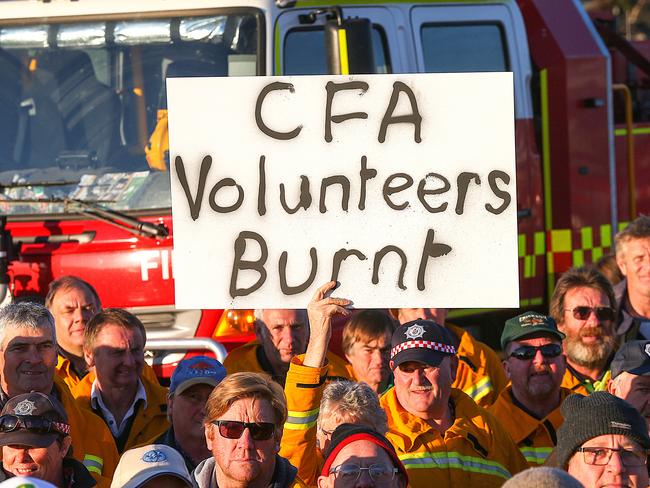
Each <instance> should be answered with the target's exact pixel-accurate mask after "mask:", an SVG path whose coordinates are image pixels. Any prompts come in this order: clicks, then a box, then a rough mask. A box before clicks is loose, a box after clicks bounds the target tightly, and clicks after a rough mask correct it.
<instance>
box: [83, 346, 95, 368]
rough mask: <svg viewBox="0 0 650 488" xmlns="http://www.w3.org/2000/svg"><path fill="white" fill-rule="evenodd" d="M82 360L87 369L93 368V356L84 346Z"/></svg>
mask: <svg viewBox="0 0 650 488" xmlns="http://www.w3.org/2000/svg"><path fill="white" fill-rule="evenodd" d="M84 359H85V360H86V364H87V365H88V367H89V368H94V367H95V355H94V354H93V352H92V351H91V350H90V349H87V348H86V346H84Z"/></svg>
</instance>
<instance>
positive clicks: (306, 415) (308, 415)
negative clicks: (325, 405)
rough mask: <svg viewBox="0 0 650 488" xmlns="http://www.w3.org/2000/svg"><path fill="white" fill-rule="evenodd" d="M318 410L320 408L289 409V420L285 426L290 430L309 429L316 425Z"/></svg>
mask: <svg viewBox="0 0 650 488" xmlns="http://www.w3.org/2000/svg"><path fill="white" fill-rule="evenodd" d="M318 412H319V409H318V408H314V409H313V410H308V411H306V412H303V411H298V410H289V412H287V414H288V415H287V421H286V422H285V424H284V428H285V429H289V430H309V429H311V428H312V427H313V426H314V425H316V420H317V419H318Z"/></svg>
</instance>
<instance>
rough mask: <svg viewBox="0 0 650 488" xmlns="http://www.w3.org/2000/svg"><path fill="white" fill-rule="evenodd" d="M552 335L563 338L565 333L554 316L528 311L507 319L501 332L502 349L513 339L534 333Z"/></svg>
mask: <svg viewBox="0 0 650 488" xmlns="http://www.w3.org/2000/svg"><path fill="white" fill-rule="evenodd" d="M543 334H547V335H551V336H553V337H555V338H556V339H559V340H563V339H564V337H565V335H564V334H563V333H562V332H560V331H559V330H557V324H556V323H555V320H554V319H553V318H552V317H549V316H548V315H542V314H541V313H537V312H526V313H522V314H521V315H517V316H516V317H513V318H511V319H508V320H506V325H505V327H504V328H503V332H502V333H501V349H505V348H506V346H507V345H508V344H509V343H511V342H512V341H516V340H517V339H524V338H526V337H528V336H532V335H543Z"/></svg>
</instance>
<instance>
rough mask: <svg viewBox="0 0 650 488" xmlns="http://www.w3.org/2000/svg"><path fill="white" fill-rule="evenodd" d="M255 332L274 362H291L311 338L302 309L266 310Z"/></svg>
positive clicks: (269, 357) (305, 347) (267, 354)
mask: <svg viewBox="0 0 650 488" xmlns="http://www.w3.org/2000/svg"><path fill="white" fill-rule="evenodd" d="M261 319H262V322H263V323H261V322H260V321H257V322H256V324H255V334H256V336H257V338H258V340H259V341H260V343H261V344H262V347H263V348H264V353H265V354H266V357H267V358H268V359H269V361H271V363H272V364H287V365H288V364H289V362H290V361H291V358H292V357H293V356H295V355H297V354H303V353H304V352H305V350H306V349H307V341H308V340H309V326H308V324H307V320H306V315H305V314H304V311H302V310H284V309H280V310H264V313H263V314H262V317H261Z"/></svg>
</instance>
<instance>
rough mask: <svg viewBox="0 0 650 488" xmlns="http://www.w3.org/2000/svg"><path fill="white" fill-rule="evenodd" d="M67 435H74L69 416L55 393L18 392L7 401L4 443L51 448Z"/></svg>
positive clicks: (0, 428) (2, 417) (0, 433)
mask: <svg viewBox="0 0 650 488" xmlns="http://www.w3.org/2000/svg"><path fill="white" fill-rule="evenodd" d="M66 435H70V425H69V424H68V416H67V415H66V413H65V409H64V408H63V405H61V403H60V402H59V401H58V400H57V399H56V398H55V397H53V396H51V395H45V394H43V393H38V392H32V393H24V394H22V395H17V396H15V397H13V398H10V399H9V401H7V403H5V406H4V408H3V409H2V413H1V414H0V446H11V445H21V446H31V447H47V446H49V445H51V444H52V443H53V442H54V441H55V440H56V439H57V438H59V437H61V436H66Z"/></svg>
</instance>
